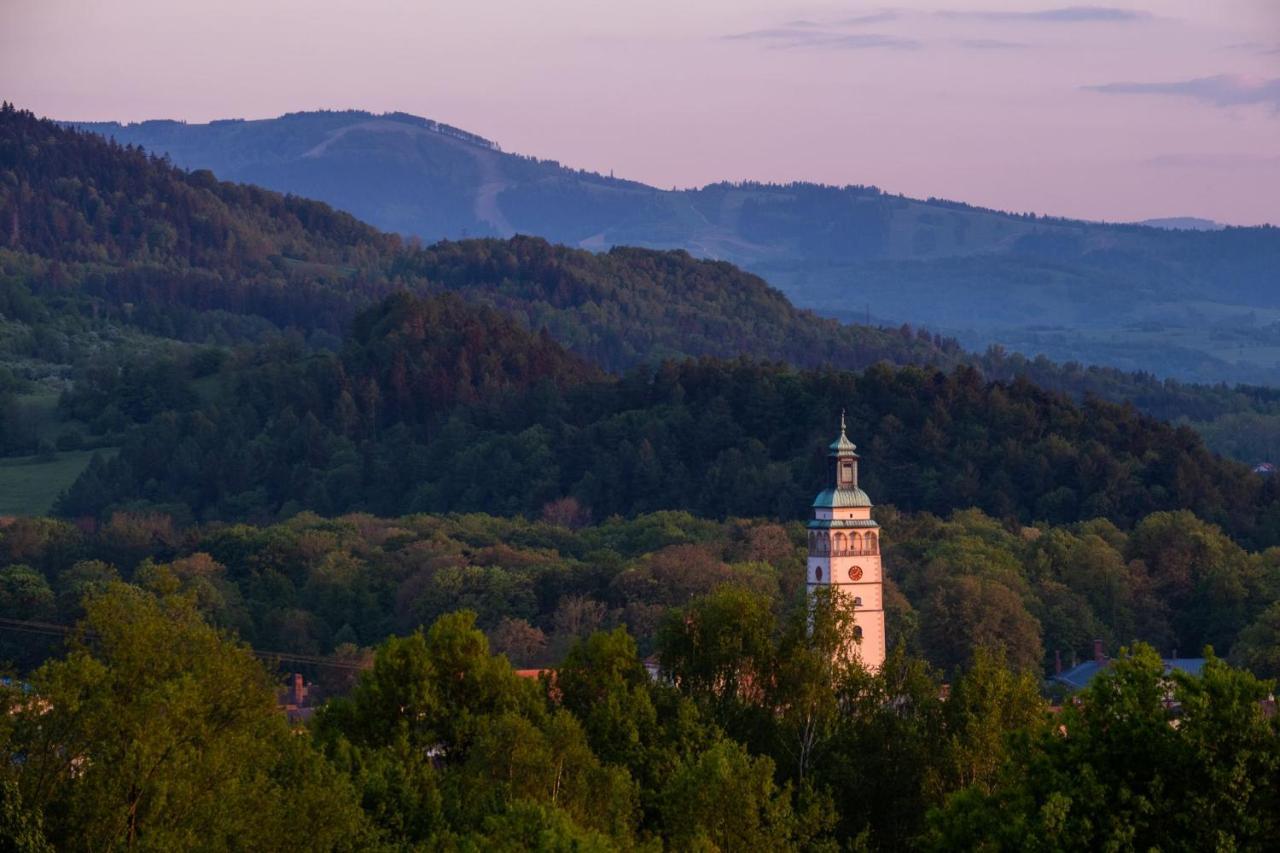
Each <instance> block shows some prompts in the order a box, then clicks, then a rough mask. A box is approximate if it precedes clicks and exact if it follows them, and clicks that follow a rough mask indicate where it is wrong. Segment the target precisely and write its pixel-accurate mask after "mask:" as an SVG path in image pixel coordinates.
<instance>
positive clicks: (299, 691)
mask: <svg viewBox="0 0 1280 853" xmlns="http://www.w3.org/2000/svg"><path fill="white" fill-rule="evenodd" d="M292 693H293V704H295V705H297V706H298V707H302V702H303V700H304V699H306V698H307V689H306V688H305V687H303V686H302V673H300V672H295V673H294V674H293V691H292Z"/></svg>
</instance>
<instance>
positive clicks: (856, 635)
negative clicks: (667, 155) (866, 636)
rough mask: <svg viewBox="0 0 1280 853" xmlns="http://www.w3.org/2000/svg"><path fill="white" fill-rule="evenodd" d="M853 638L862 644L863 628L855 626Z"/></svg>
mask: <svg viewBox="0 0 1280 853" xmlns="http://www.w3.org/2000/svg"><path fill="white" fill-rule="evenodd" d="M853 638H854V639H855V640H857V641H858V642H859V643H861V642H862V626H861V625H854V626H853Z"/></svg>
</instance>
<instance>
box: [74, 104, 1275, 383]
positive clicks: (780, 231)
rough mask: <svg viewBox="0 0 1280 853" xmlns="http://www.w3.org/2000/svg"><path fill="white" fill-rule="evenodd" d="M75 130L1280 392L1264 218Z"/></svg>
mask: <svg viewBox="0 0 1280 853" xmlns="http://www.w3.org/2000/svg"><path fill="white" fill-rule="evenodd" d="M80 126H81V127H85V128H88V129H91V130H94V131H96V132H99V133H102V134H104V135H107V136H110V137H113V138H115V139H118V140H120V141H122V142H129V143H136V144H141V145H143V146H145V147H146V148H147V149H148V150H151V151H156V152H165V153H167V154H169V155H170V156H171V157H172V158H173V160H174V161H175V162H176V163H178V164H180V165H183V166H186V167H189V168H209V169H212V170H213V171H214V172H216V173H217V174H218V176H219V177H222V178H226V179H232V180H241V181H248V182H252V183H255V184H259V185H262V186H265V187H270V188H273V189H277V190H282V191H286V192H293V193H298V194H301V195H305V196H308V197H311V198H317V199H321V200H324V201H327V202H329V203H331V204H333V205H334V206H336V207H339V208H341V209H343V210H347V211H350V212H352V213H354V214H355V215H357V216H359V217H360V218H361V219H363V220H365V221H367V222H370V223H372V224H374V225H376V226H378V227H380V228H384V229H387V230H391V231H395V232H398V233H401V234H406V235H416V236H418V237H420V238H422V239H424V240H427V241H433V240H437V239H440V238H452V239H457V238H459V237H464V236H502V237H505V236H510V235H512V234H514V233H525V234H534V235H538V236H542V237H546V238H547V239H550V240H552V241H554V242H559V243H565V244H568V245H572V246H579V247H583V248H589V249H593V250H600V249H605V248H608V247H610V246H616V245H634V246H646V247H650V248H677V249H685V250H687V251H689V252H690V253H692V254H694V255H695V256H698V257H707V258H718V259H723V260H728V261H731V262H733V263H735V264H738V265H740V266H743V267H745V268H746V269H749V270H751V271H753V272H756V273H758V274H761V275H763V276H764V277H765V278H766V279H768V280H769V282H770V283H771V284H773V285H775V286H777V287H779V288H781V289H782V290H783V291H784V292H785V293H786V294H787V295H788V296H789V297H790V298H791V299H792V300H793V301H795V302H796V303H797V304H799V305H802V306H804V307H811V308H815V309H818V310H820V311H821V312H823V313H824V314H827V315H829V316H834V317H839V318H841V319H846V320H849V319H854V318H860V317H862V316H863V313H864V311H865V310H867V308H868V307H869V308H870V310H871V311H872V312H873V313H874V315H875V316H876V317H877V318H878V319H879V320H880V321H881V322H889V323H891V324H894V325H896V324H899V323H901V322H904V321H905V322H910V323H913V324H917V325H926V326H929V327H930V328H934V329H938V330H941V331H943V332H945V333H947V334H950V335H952V336H958V337H959V338H960V340H961V341H962V343H964V344H965V345H967V346H970V347H973V348H978V349H982V348H985V346H986V345H988V344H990V343H1001V344H1004V345H1006V346H1007V347H1009V348H1010V349H1016V350H1019V351H1022V352H1026V353H1028V354H1031V355H1035V354H1037V353H1045V354H1047V355H1048V356H1049V357H1051V358H1053V359H1056V360H1058V361H1068V360H1074V361H1083V362H1087V363H1096V364H1104V365H1110V366H1115V367H1120V368H1126V369H1141V370H1146V371H1151V372H1154V373H1156V374H1157V375H1161V376H1169V377H1175V378H1181V379H1184V380H1195V381H1215V382H1216V381H1223V380H1226V381H1244V382H1266V383H1270V384H1280V367H1277V365H1276V360H1275V351H1276V346H1277V343H1280V301H1278V299H1280V297H1277V294H1278V293H1280V272H1277V271H1278V270H1280V230H1278V229H1276V228H1226V229H1221V230H1213V231H1192V230H1187V229H1185V228H1176V229H1168V228H1156V227H1143V226H1139V225H1111V224H1104V223H1094V222H1082V221H1076V220H1067V219H1056V218H1051V217H1045V216H1035V215H1023V214H1011V213H1006V212H1002V211H996V210H989V209H984V208H980V207H974V206H971V205H966V204H961V203H956V202H949V201H943V200H941V199H932V198H931V199H927V200H925V199H910V198H904V197H902V196H895V195H892V194H889V193H885V192H882V191H881V190H879V189H877V188H875V187H869V186H847V187H828V186H819V185H814V184H804V183H797V184H788V185H769V184H755V183H716V184H711V185H708V186H705V187H702V188H700V189H689V190H675V189H672V190H670V191H668V190H662V189H658V188H655V187H650V186H645V185H643V184H638V183H635V182H633V181H625V180H615V179H613V178H611V177H605V176H602V175H598V174H594V173H589V172H583V171H580V170H575V169H571V168H566V167H564V166H562V165H561V164H559V163H557V162H554V161H547V160H535V159H532V158H528V157H520V156H516V155H512V154H508V153H504V152H503V151H502V150H501V149H500V148H499V147H498V146H496V145H495V144H494V143H492V142H490V141H488V140H485V139H481V138H480V137H478V136H475V135H473V134H467V133H465V132H462V131H458V130H457V129H455V128H450V127H447V126H445V125H440V124H437V123H436V122H433V121H430V120H428V119H422V118H418V117H415V116H410V115H405V114H403V113H392V114H386V115H373V114H370V113H367V112H360V111H346V112H312V113H292V114H289V115H285V116H281V117H279V118H276V119H267V120H261V121H219V122H212V123H210V124H185V123H180V122H173V121H150V122H143V123H140V124H130V125H120V124H114V123H102V124H86V125H80ZM727 177H728V176H727Z"/></svg>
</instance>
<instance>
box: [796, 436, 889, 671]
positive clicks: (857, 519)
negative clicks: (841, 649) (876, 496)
mask: <svg viewBox="0 0 1280 853" xmlns="http://www.w3.org/2000/svg"><path fill="white" fill-rule="evenodd" d="M827 458H828V465H827V476H828V479H827V488H826V489H824V490H823V491H822V492H821V493H819V495H818V497H817V498H816V499H815V500H814V502H813V520H812V521H810V522H809V578H808V589H809V593H810V595H813V594H814V593H816V592H817V591H818V590H820V589H828V590H830V591H831V593H832V597H833V598H834V599H835V601H836V603H837V606H840V607H848V608H851V609H852V610H853V625H854V629H853V633H854V638H855V640H856V641H857V648H856V649H855V650H854V654H855V655H856V656H857V658H858V660H859V661H860V662H861V663H862V665H863V666H865V667H866V668H867V669H869V670H871V671H873V672H874V671H877V670H879V669H880V667H881V666H883V665H884V657H885V632H884V584H883V573H882V569H881V564H880V525H878V524H876V522H875V520H874V519H872V518H871V498H870V497H868V496H867V493H866V492H864V491H862V489H861V488H859V487H858V459H859V457H858V448H857V447H856V446H855V445H854V443H853V442H852V441H850V440H849V437H848V435H846V431H845V419H844V412H841V413H840V437H839V438H837V439H836V440H835V441H833V442H832V443H831V446H830V448H829V449H828V453H827Z"/></svg>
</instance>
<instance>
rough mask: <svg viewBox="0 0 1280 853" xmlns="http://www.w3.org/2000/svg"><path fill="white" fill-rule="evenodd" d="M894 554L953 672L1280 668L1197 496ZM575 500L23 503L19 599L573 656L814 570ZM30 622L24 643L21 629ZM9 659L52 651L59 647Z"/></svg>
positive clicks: (784, 602) (1254, 575)
mask: <svg viewBox="0 0 1280 853" xmlns="http://www.w3.org/2000/svg"><path fill="white" fill-rule="evenodd" d="M878 516H879V518H880V521H881V523H882V524H883V525H884V528H885V533H884V542H885V547H886V550H885V561H886V565H887V566H889V582H888V592H887V594H886V602H887V605H886V606H887V608H888V611H889V620H888V622H889V626H890V644H891V646H893V647H898V648H901V649H902V650H904V651H906V652H908V653H910V654H911V655H913V656H917V657H922V658H924V659H925V660H927V661H929V662H930V663H931V664H932V665H933V666H935V667H936V668H938V669H939V670H940V671H942V672H946V673H954V672H958V671H961V670H963V668H964V667H965V666H967V665H968V664H969V663H970V662H971V656H972V654H973V653H974V650H975V649H978V648H984V647H985V648H999V649H1001V650H1002V651H1003V654H1004V655H1005V657H1006V660H1007V662H1008V663H1009V665H1010V666H1012V667H1014V668H1016V669H1018V670H1021V671H1027V672H1033V673H1036V674H1044V673H1051V672H1052V671H1053V665H1054V661H1055V655H1061V657H1062V659H1063V661H1064V663H1065V664H1067V665H1070V663H1071V661H1072V659H1073V658H1084V657H1087V656H1090V655H1091V654H1092V644H1093V641H1094V640H1095V639H1101V640H1103V641H1104V644H1105V646H1106V647H1107V648H1109V649H1116V648H1119V647H1120V646H1121V645H1126V644H1129V643H1130V642H1132V641H1134V640H1141V641H1145V642H1148V643H1150V644H1152V645H1154V646H1156V647H1157V648H1159V649H1160V650H1161V651H1163V652H1164V653H1165V654H1166V655H1168V654H1170V653H1171V652H1172V651H1173V650H1174V649H1179V650H1181V651H1183V652H1185V653H1187V654H1196V653H1199V652H1200V650H1201V649H1203V648H1204V647H1205V646H1207V645H1211V646H1213V647H1214V648H1215V649H1216V650H1217V651H1218V652H1219V653H1220V654H1222V655H1224V656H1227V657H1229V658H1230V659H1231V660H1233V661H1235V662H1237V663H1239V664H1241V665H1244V666H1248V667H1250V668H1251V669H1253V670H1254V671H1255V672H1257V673H1258V674H1259V675H1266V676H1269V677H1276V676H1280V657H1277V656H1276V649H1277V647H1280V645H1278V644H1280V622H1277V616H1278V615H1280V610H1278V609H1280V605H1277V604H1276V602H1277V601H1278V600H1280V549H1275V548H1272V549H1268V550H1266V551H1261V552H1255V553H1250V552H1247V551H1245V550H1244V549H1242V548H1240V546H1238V545H1236V544H1235V543H1234V542H1233V541H1232V540H1231V539H1230V537H1228V536H1227V535H1226V534H1225V533H1224V532H1223V531H1222V530H1221V529H1219V528H1217V527H1214V526H1213V525H1210V524H1207V523H1205V522H1203V521H1201V520H1199V519H1197V518H1196V517H1195V516H1194V515H1192V514H1191V513H1189V512H1186V511H1179V512H1157V513H1153V514H1151V515H1149V516H1146V517H1145V518H1143V519H1141V520H1140V521H1139V522H1138V523H1137V524H1136V525H1135V526H1134V527H1133V528H1132V529H1131V530H1127V531H1126V530H1122V529H1120V528H1119V527H1117V526H1116V525H1115V524H1113V523H1112V522H1110V521H1107V520H1105V519H1091V520H1088V521H1082V522H1079V523H1074V524H1068V525H1059V526H1053V525H1049V524H1045V523H1042V524H1038V525H1036V526H1034V527H1024V526H1020V525H1016V524H1009V523H1005V522H1001V521H999V520H997V519H993V518H991V517H990V516H987V515H985V514H984V513H982V512H980V511H978V510H962V511H958V512H955V513H953V514H951V515H950V516H948V517H946V518H939V517H938V516H935V515H932V514H929V513H916V514H903V513H900V512H898V511H895V510H893V509H890V508H882V509H881V510H879V512H878ZM583 521H584V518H583V513H582V511H581V508H580V507H579V506H577V504H576V503H575V502H574V501H572V500H566V501H559V502H555V503H552V504H550V505H548V506H547V507H546V509H545V510H544V512H543V513H542V515H541V517H540V518H539V519H538V520H536V521H527V520H523V519H520V518H510V517H501V516H495V515H486V514H479V513H477V514H470V515H451V516H433V515H415V516H406V517H403V518H398V519H380V518H377V517H375V516H370V515H348V516H341V517H337V518H332V519H326V518H322V517H320V516H317V515H315V514H313V513H302V514H299V515H295V516H293V517H292V518H290V519H289V520H288V521H284V522H280V523H277V524H272V525H268V526H253V525H248V524H237V525H225V524H207V525H201V526H197V527H182V526H179V525H177V524H175V523H174V521H173V519H172V518H171V517H169V516H165V515H161V514H158V513H150V514H138V513H124V512H120V513H116V514H114V515H112V516H111V517H110V518H108V519H106V520H105V521H104V522H103V523H102V524H100V525H78V524H72V523H70V522H67V521H59V520H53V519H16V520H14V521H12V522H11V523H10V524H9V525H8V526H7V527H5V528H4V529H3V532H2V533H0V565H2V566H4V568H2V569H0V590H3V597H2V598H0V617H4V618H9V619H14V618H18V619H24V618H25V619H36V620H43V621H49V622H57V623H61V624H69V623H70V622H71V621H73V620H74V619H75V618H77V617H78V616H79V615H80V610H79V608H80V599H81V597H82V596H83V595H84V594H85V592H86V591H90V590H92V589H96V588H98V587H100V586H101V585H102V584H105V583H107V582H110V581H113V580H118V579H121V578H124V579H126V580H130V581H132V582H134V583H161V581H163V583H164V584H168V585H173V586H174V588H175V589H179V590H181V591H183V592H185V593H189V594H191V595H192V596H194V597H195V599H196V601H197V602H198V604H199V606H200V608H201V609H202V610H203V612H204V613H205V615H206V617H207V618H209V619H210V620H212V621H213V622H214V623H215V624H217V625H219V626H221V627H224V628H229V629H234V630H235V632H236V633H237V635H238V636H240V637H242V638H243V639H244V640H245V641H247V642H249V643H251V644H252V645H254V646H256V647H259V648H266V649H277V650H281V651H288V652H297V653H304V654H347V655H356V654H358V650H359V647H362V646H363V647H368V646H372V645H375V644H377V643H378V642H381V641H382V640H383V639H384V638H386V637H387V636H390V635H392V634H405V633H409V632H411V631H412V630H413V629H414V628H416V627H417V626H419V625H423V624H430V623H431V622H433V621H434V620H435V619H437V618H438V617H440V616H442V615H444V614H446V613H450V612H453V611H455V610H457V609H460V608H469V609H471V610H473V611H474V612H475V613H476V614H477V615H478V623H477V624H478V626H479V627H480V628H481V629H483V630H484V631H486V632H487V633H488V634H489V636H490V638H491V640H492V642H493V644H494V646H495V648H496V649H498V650H500V651H501V652H503V653H504V654H506V655H507V656H508V657H509V658H510V659H511V660H513V661H514V662H516V663H517V664H520V665H525V666H545V665H550V664H553V663H556V662H558V661H560V660H561V659H562V658H563V657H564V654H565V653H566V651H567V650H568V648H569V647H570V646H571V645H572V643H573V642H574V641H575V640H577V639H581V638H583V637H585V636H587V635H588V634H590V633H592V632H593V631H595V630H600V629H612V628H615V627H620V626H621V627H625V628H626V629H627V630H628V631H629V632H630V634H631V635H632V636H633V637H634V638H635V639H636V641H637V643H638V644H639V647H640V650H641V652H642V653H644V654H649V653H651V652H652V651H653V650H654V649H655V643H656V640H657V633H658V629H659V625H660V623H661V620H662V618H663V616H664V614H665V613H667V612H668V611H669V610H670V609H671V608H674V607H682V606H685V605H687V604H688V603H689V601H690V600H692V599H694V598H697V597H698V596H702V595H707V594H710V593H712V592H714V591H715V590H716V589H718V588H719V587H721V586H723V585H725V584H728V585H731V586H738V587H742V588H744V589H747V590H750V591H751V592H753V594H757V595H760V596H763V597H764V598H766V599H767V600H768V602H769V605H770V607H772V608H774V609H775V610H778V611H779V612H782V611H783V610H785V609H786V608H787V607H789V606H792V605H794V604H795V603H796V602H798V601H799V599H800V596H801V593H802V590H803V587H804V565H805V551H804V543H805V538H804V533H803V530H804V528H803V526H802V523H801V522H800V521H789V522H785V523H778V522H773V521H764V520H755V521H748V520H742V519H732V518H731V519H727V520H724V521H713V520H709V519H705V518H698V517H696V516H693V515H691V514H689V513H684V512H660V513H652V514H646V515H640V516H637V517H635V518H632V519H622V518H619V517H614V518H611V519H609V520H607V521H603V522H601V523H598V524H589V525H585V526H582V525H583ZM8 639H14V638H12V637H10V638H8ZM17 640H21V642H19V643H18V644H17V645H13V644H7V645H5V646H4V647H3V649H2V650H0V658H7V659H10V660H14V661H16V662H18V663H20V664H23V665H29V664H31V663H34V662H37V661H38V660H39V657H40V655H41V654H43V653H44V651H45V650H46V649H45V648H44V647H41V646H39V645H38V644H37V645H36V646H32V645H31V644H30V642H29V640H28V639H24V638H17Z"/></svg>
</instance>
